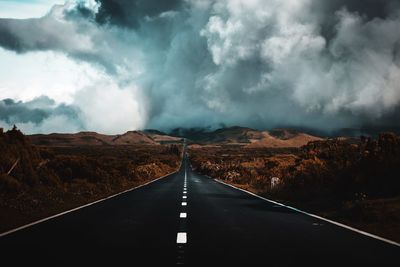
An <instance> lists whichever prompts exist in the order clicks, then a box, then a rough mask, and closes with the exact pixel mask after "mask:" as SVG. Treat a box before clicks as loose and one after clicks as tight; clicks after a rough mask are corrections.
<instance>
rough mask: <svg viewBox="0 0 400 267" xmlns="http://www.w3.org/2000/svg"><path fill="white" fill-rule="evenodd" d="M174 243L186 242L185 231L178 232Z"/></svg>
mask: <svg viewBox="0 0 400 267" xmlns="http://www.w3.org/2000/svg"><path fill="white" fill-rule="evenodd" d="M176 243H178V244H186V243H187V237H186V233H185V232H181V233H178V235H177V237H176Z"/></svg>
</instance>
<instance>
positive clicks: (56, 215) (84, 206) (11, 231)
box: [0, 162, 182, 237]
mask: <svg viewBox="0 0 400 267" xmlns="http://www.w3.org/2000/svg"><path fill="white" fill-rule="evenodd" d="M181 166H182V162H181ZM181 166H180V167H179V169H178V170H177V171H174V172H171V173H169V174H166V175H164V176H162V177H160V178H157V179H154V180H152V181H150V182H147V183H145V184H142V185H138V186H136V187H134V188H131V189H128V190H125V191H122V192H119V193H117V194H114V195H111V196H108V197H105V198H102V199H99V200H96V201H94V202H91V203H88V204H85V205H82V206H79V207H76V208H73V209H70V210H67V211H64V212H61V213H57V214H55V215H52V216H49V217H46V218H43V219H40V220H37V221H35V222H32V223H29V224H25V225H23V226H20V227H17V228H15V229H12V230H9V231H7V232H4V233H0V237H3V236H6V235H9V234H12V233H14V232H17V231H20V230H22V229H25V228H28V227H31V226H34V225H36V224H39V223H42V222H45V221H48V220H51V219H54V218H57V217H60V216H62V215H65V214H68V213H71V212H74V211H77V210H80V209H83V208H86V207H89V206H92V205H94V204H97V203H100V202H103V201H105V200H108V199H110V198H114V197H116V196H119V195H122V194H125V193H129V192H131V191H133V190H136V189H139V188H141V187H144V186H146V185H149V184H152V183H154V182H157V181H158V180H161V179H163V178H166V177H168V176H171V175H173V174H175V173H177V172H179V170H180V169H181Z"/></svg>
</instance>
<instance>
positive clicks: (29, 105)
mask: <svg viewBox="0 0 400 267" xmlns="http://www.w3.org/2000/svg"><path fill="white" fill-rule="evenodd" d="M52 116H65V117H67V118H69V119H70V120H73V121H76V122H77V123H78V124H79V110H78V109H77V108H76V107H72V106H68V105H65V104H60V105H57V104H56V103H55V102H54V100H52V99H50V98H48V97H46V96H42V97H38V98H35V99H33V100H31V101H27V102H23V101H15V100H13V99H3V100H0V121H3V122H5V123H7V124H9V125H12V124H20V123H33V124H41V123H43V122H44V121H45V120H46V119H48V118H49V117H52Z"/></svg>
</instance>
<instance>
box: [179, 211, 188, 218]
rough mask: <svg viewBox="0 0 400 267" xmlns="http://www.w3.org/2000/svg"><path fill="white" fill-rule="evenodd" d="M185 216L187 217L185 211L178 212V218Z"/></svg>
mask: <svg viewBox="0 0 400 267" xmlns="http://www.w3.org/2000/svg"><path fill="white" fill-rule="evenodd" d="M186 217H187V213H186V212H181V214H179V218H186Z"/></svg>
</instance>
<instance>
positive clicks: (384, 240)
mask: <svg viewBox="0 0 400 267" xmlns="http://www.w3.org/2000/svg"><path fill="white" fill-rule="evenodd" d="M214 181H216V182H218V183H220V184H223V185H226V186H229V187H232V188H234V189H237V190H240V191H242V192H245V193H247V194H250V195H252V196H255V197H257V198H260V199H262V200H265V201H267V202H270V203H273V204H276V205H279V206H281V207H285V208H288V209H291V210H294V211H297V212H299V213H302V214H304V215H308V216H310V217H313V218H316V219H319V220H322V221H325V222H329V223H331V224H334V225H336V226H339V227H342V228H345V229H347V230H350V231H353V232H356V233H359V234H362V235H365V236H368V237H371V238H374V239H377V240H380V241H383V242H386V243H389V244H392V245H395V246H398V247H400V243H397V242H395V241H393V240H390V239H386V238H383V237H380V236H377V235H374V234H371V233H368V232H365V231H363V230H360V229H357V228H354V227H351V226H348V225H345V224H343V223H340V222H336V221H333V220H330V219H327V218H324V217H321V216H319V215H315V214H312V213H308V212H306V211H303V210H299V209H297V208H294V207H291V206H287V205H285V204H282V203H279V202H276V201H274V200H271V199H268V198H264V197H261V196H259V195H256V194H254V193H252V192H250V191H247V190H244V189H242V188H238V187H236V186H233V185H230V184H227V183H225V182H223V181H220V180H218V179H214Z"/></svg>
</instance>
